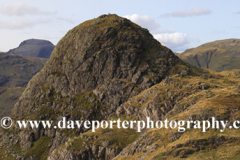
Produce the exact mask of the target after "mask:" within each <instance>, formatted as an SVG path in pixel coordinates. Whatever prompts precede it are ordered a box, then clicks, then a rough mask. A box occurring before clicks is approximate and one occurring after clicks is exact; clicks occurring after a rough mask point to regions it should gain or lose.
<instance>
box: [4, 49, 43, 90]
mask: <svg viewBox="0 0 240 160" xmlns="http://www.w3.org/2000/svg"><path fill="white" fill-rule="evenodd" d="M46 61H47V59H45V58H37V57H23V56H18V55H14V54H7V53H0V87H26V85H27V83H28V81H29V80H30V79H31V78H32V76H33V75H35V74H36V73H37V72H38V71H40V70H41V69H42V68H43V66H44V64H45V63H46Z"/></svg>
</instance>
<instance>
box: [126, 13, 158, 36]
mask: <svg viewBox="0 0 240 160" xmlns="http://www.w3.org/2000/svg"><path fill="white" fill-rule="evenodd" d="M124 17H125V18H127V19H129V20H131V21H133V22H134V23H137V24H138V25H140V26H141V27H144V28H147V29H148V30H150V31H151V32H152V33H153V34H154V33H157V32H158V31H159V28H160V25H159V24H158V23H157V22H156V21H155V20H154V19H153V18H151V17H148V16H147V15H145V16H139V15H137V14H133V15H126V16H124Z"/></svg>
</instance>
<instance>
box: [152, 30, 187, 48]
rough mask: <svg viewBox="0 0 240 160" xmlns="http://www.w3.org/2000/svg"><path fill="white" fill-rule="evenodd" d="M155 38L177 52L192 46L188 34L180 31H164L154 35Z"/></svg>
mask: <svg viewBox="0 0 240 160" xmlns="http://www.w3.org/2000/svg"><path fill="white" fill-rule="evenodd" d="M154 38H155V39H157V40H158V41H159V42H161V43H162V44H163V45H165V46H167V47H169V48H170V49H171V50H173V51H175V52H181V51H184V50H185V49H187V48H189V47H190V41H189V37H188V35H187V34H183V33H178V32H176V33H163V34H156V35H154Z"/></svg>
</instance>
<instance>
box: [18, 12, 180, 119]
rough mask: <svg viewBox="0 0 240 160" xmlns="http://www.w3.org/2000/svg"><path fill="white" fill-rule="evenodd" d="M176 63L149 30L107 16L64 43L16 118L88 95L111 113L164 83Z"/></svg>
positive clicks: (75, 32)
mask: <svg viewBox="0 0 240 160" xmlns="http://www.w3.org/2000/svg"><path fill="white" fill-rule="evenodd" d="M176 59H178V58H177V57H176V56H175V55H174V54H173V53H172V51H171V50H169V49H168V48H166V47H164V46H162V45H161V44H160V43H159V42H158V41H157V40H155V39H154V38H153V36H152V35H151V34H150V33H149V32H148V30H147V29H143V28H141V27H140V26H138V25H136V24H134V23H133V22H131V21H130V20H127V19H125V18H121V17H119V16H117V15H112V14H110V15H102V16H100V17H98V18H96V19H92V20H89V21H86V22H83V23H82V24H80V25H78V26H76V27H75V28H73V29H72V30H70V31H69V32H68V33H67V34H66V35H65V36H64V37H63V38H62V39H61V40H60V41H59V43H58V44H57V46H56V47H55V49H54V50H53V52H52V55H51V57H50V59H49V60H48V62H47V63H46V65H45V67H44V68H43V69H42V70H41V71H40V72H39V73H38V74H37V75H36V76H34V77H33V78H32V79H31V80H30V82H29V84H28V86H27V88H26V90H25V92H24V93H23V95H22V97H21V99H20V101H19V102H18V103H17V104H16V106H15V110H14V114H16V115H24V114H25V113H30V114H33V113H34V112H36V111H38V110H41V108H42V107H40V106H49V107H50V108H53V109H54V108H55V104H56V101H57V100H58V99H60V98H65V99H69V98H70V99H72V101H71V100H70V101H71V103H74V101H75V102H76V99H78V98H77V96H79V95H83V94H84V98H85V97H90V96H92V97H95V98H93V99H95V100H96V101H98V103H101V104H104V105H106V106H107V108H108V109H106V112H108V113H109V114H110V113H112V112H114V111H115V109H116V107H117V106H119V105H120V104H121V103H123V102H125V101H126V100H127V99H128V98H129V97H132V96H134V95H137V94H138V93H140V92H141V91H142V90H144V89H146V88H148V87H150V86H152V85H154V84H156V83H158V82H159V81H161V79H162V78H163V77H164V75H165V74H166V72H167V71H168V70H169V68H171V66H172V65H173V64H174V62H175V60H176ZM86 94H88V95H86ZM57 97H58V98H57ZM59 97H60V98H59ZM29 99H34V100H31V101H29ZM71 103H67V104H66V105H71ZM76 104H77V103H76ZM79 104H80V102H79ZM26 106H29V107H26ZM30 106H35V107H30ZM75 107H77V106H75ZM105 115H108V114H105Z"/></svg>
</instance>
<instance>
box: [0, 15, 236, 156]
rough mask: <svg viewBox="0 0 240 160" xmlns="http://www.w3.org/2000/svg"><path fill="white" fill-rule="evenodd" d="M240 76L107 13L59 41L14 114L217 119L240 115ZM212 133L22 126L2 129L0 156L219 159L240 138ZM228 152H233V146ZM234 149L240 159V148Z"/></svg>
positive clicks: (29, 116)
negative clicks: (204, 64) (198, 62)
mask: <svg viewBox="0 0 240 160" xmlns="http://www.w3.org/2000/svg"><path fill="white" fill-rule="evenodd" d="M223 77H225V78H224V80H223ZM236 77H240V72H239V71H233V72H231V73H229V72H227V73H221V74H217V73H216V72H213V71H210V70H207V69H203V68H199V67H195V66H192V65H190V64H188V63H185V62H183V61H182V60H180V59H179V58H178V57H177V56H175V54H174V53H173V52H172V51H171V50H170V49H168V48H166V47H165V46H163V45H161V43H160V42H158V41H157V40H155V39H154V38H153V36H152V35H151V34H150V33H149V31H148V30H147V29H144V28H142V27H140V26H138V25H137V24H135V23H133V22H131V21H130V20H128V19H125V18H122V17H119V16H117V15H115V14H109V15H102V16H100V17H98V18H95V19H92V20H88V21H85V22H83V23H81V24H80V25H78V26H76V27H74V28H73V29H71V30H70V31H68V33H67V34H66V35H65V36H64V37H63V38H62V39H61V40H60V41H59V42H58V44H57V46H56V47H55V48H54V50H53V52H52V54H51V57H50V58H49V60H48V61H47V63H46V64H45V66H44V67H43V69H42V70H41V71H40V72H38V73H37V74H36V75H35V76H34V77H33V78H32V79H31V80H30V81H29V83H28V85H27V87H26V89H25V90H24V92H23V94H22V96H21V97H20V98H19V101H18V102H17V103H16V104H15V106H14V109H13V112H12V117H14V120H18V119H25V120H33V119H34V120H53V122H54V124H52V126H54V125H56V123H57V121H58V120H61V119H62V117H66V118H67V120H83V121H84V120H89V121H92V120H99V121H101V120H116V119H118V118H121V119H128V120H143V121H146V117H150V118H151V119H152V120H164V119H165V118H168V119H169V120H179V119H185V120H196V119H198V120H206V119H209V117H211V116H216V117H218V118H219V119H221V118H224V119H228V120H229V122H230V121H232V120H235V119H236V118H238V117H239V115H240V114H239V110H238V109H237V108H238V107H239V105H237V104H239V100H238V98H237V97H238V96H239V92H238V90H239V85H238V84H239V81H238V80H234V81H233V79H236ZM229 86H231V87H229ZM227 88H229V89H227ZM223 101H224V103H223ZM230 101H231V102H232V103H231V104H229V103H228V102H230ZM208 105H209V106H210V107H209V106H208ZM219 105H220V106H219ZM215 106H219V107H215ZM228 108H230V109H228ZM233 111H234V113H237V114H233ZM209 132H210V133H209V134H207V135H205V134H202V132H201V131H200V130H187V131H186V132H184V133H180V132H178V131H177V129H171V130H170V129H161V130H158V129H152V130H148V131H143V132H142V133H138V132H136V131H135V130H134V129H123V128H121V129H118V128H116V125H114V129H109V128H108V129H97V130H96V132H91V130H90V129H86V128H83V127H80V128H78V129H54V128H51V129H44V128H43V127H39V128H38V129H30V128H28V129H25V130H20V129H19V128H18V127H16V126H14V127H13V128H11V129H9V130H7V131H3V130H0V138H1V147H2V150H0V157H3V158H4V157H9V159H11V158H13V159H14V158H18V159H24V160H25V159H34V160H40V159H41V160H42V159H43V160H44V159H45V160H46V159H47V160H66V159H68V160H80V159H83V160H89V159H97V160H103V159H105V160H110V159H116V160H117V159H166V158H167V159H173V158H180V157H181V158H183V157H185V158H186V157H190V158H191V156H196V157H201V156H202V155H201V153H203V152H208V153H209V155H210V156H211V151H212V150H213V149H219V148H220V146H221V145H222V146H224V145H225V144H226V145H229V144H230V145H232V146H233V147H236V146H237V145H238V144H239V134H238V133H237V131H232V132H231V134H229V133H228V134H223V133H221V135H219V134H218V133H217V131H216V130H211V131H209ZM199 139H201V140H199ZM219 151H220V152H221V153H222V154H221V155H224V156H225V158H226V157H227V158H228V157H229V156H226V155H225V151H228V149H226V148H223V149H222V150H221V148H220V149H219ZM231 153H232V154H233V155H234V156H235V153H236V154H237V153H238V150H233V151H232V152H231ZM213 154H214V155H217V154H215V153H213ZM226 154H228V153H226ZM232 154H231V155H232ZM221 155H220V156H221Z"/></svg>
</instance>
